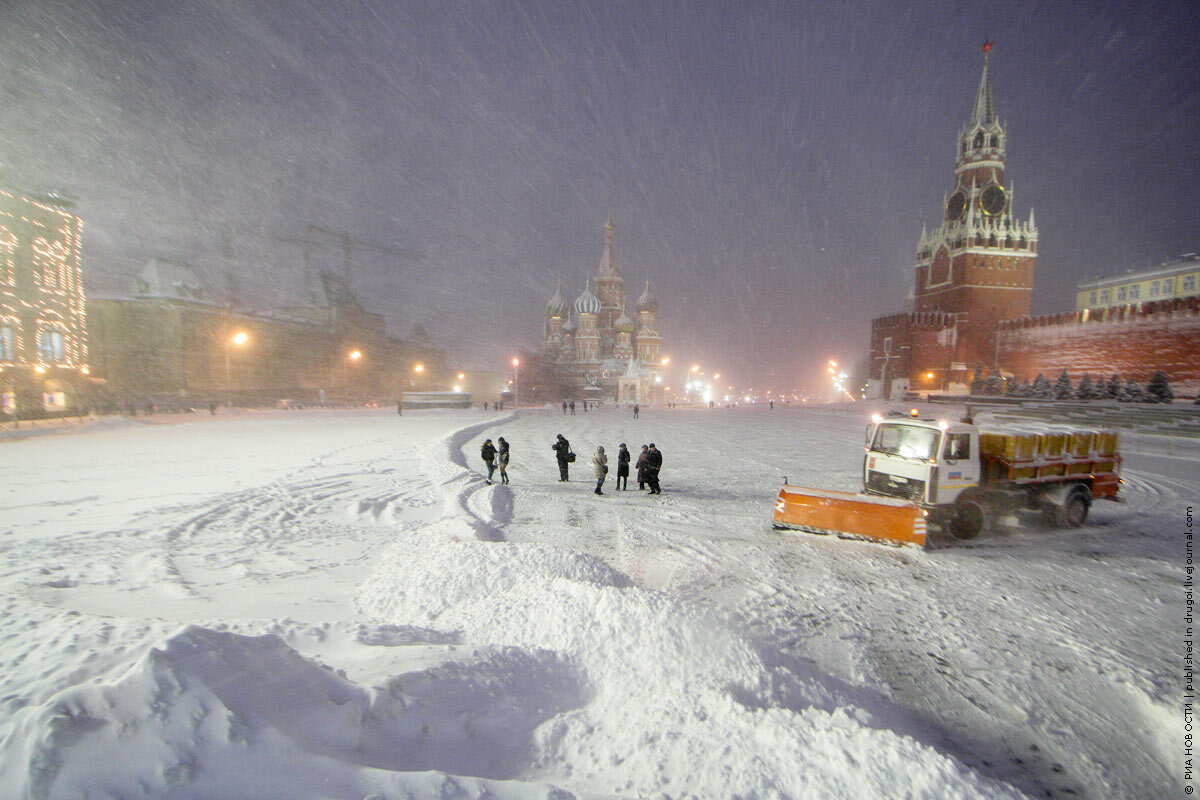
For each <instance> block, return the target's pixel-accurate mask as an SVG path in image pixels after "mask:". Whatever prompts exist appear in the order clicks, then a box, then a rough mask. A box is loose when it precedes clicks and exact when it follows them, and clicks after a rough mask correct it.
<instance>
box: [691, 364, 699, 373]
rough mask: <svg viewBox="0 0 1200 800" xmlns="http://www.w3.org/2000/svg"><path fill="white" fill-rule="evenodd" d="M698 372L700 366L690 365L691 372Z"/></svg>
mask: <svg viewBox="0 0 1200 800" xmlns="http://www.w3.org/2000/svg"><path fill="white" fill-rule="evenodd" d="M699 371H700V365H699V364H692V372H699Z"/></svg>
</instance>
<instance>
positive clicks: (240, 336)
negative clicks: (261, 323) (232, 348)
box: [229, 331, 250, 347]
mask: <svg viewBox="0 0 1200 800" xmlns="http://www.w3.org/2000/svg"><path fill="white" fill-rule="evenodd" d="M229 341H231V342H233V343H234V344H236V345H238V346H239V347H240V346H242V345H244V344H245V343H246V342H248V341H250V336H249V335H248V334H247V333H246V332H245V331H238V332H237V333H235V334H234V335H233V336H232V337H231V338H230V340H229Z"/></svg>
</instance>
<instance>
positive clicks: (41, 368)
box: [33, 364, 46, 375]
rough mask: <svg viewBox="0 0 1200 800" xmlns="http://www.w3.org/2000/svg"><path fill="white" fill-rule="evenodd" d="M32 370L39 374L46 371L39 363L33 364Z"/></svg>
mask: <svg viewBox="0 0 1200 800" xmlns="http://www.w3.org/2000/svg"><path fill="white" fill-rule="evenodd" d="M33 371H34V372H36V373H38V374H39V375H40V374H42V373H43V372H45V371H46V368H45V367H43V366H42V365H41V364H38V365H37V366H35V367H34V368H33Z"/></svg>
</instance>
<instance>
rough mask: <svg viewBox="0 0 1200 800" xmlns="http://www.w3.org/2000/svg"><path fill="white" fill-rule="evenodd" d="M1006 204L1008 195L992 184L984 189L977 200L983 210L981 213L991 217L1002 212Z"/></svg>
mask: <svg viewBox="0 0 1200 800" xmlns="http://www.w3.org/2000/svg"><path fill="white" fill-rule="evenodd" d="M1007 202H1008V195H1006V194H1005V193H1004V190H1003V189H1001V188H1000V187H999V186H997V185H996V184H994V183H993V184H992V185H991V186H989V187H987V188H986V189H984V190H983V194H982V195H981V196H980V198H979V205H980V206H981V207H982V208H983V213H985V214H987V215H988V216H991V217H994V216H995V215H997V214H999V213H1001V212H1002V211H1004V206H1005V204H1006V203H1007Z"/></svg>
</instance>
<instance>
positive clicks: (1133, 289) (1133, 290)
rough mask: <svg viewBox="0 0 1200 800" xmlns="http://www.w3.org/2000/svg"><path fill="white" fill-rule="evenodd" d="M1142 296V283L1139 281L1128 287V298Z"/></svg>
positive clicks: (1134, 298)
mask: <svg viewBox="0 0 1200 800" xmlns="http://www.w3.org/2000/svg"><path fill="white" fill-rule="evenodd" d="M1141 296H1142V285H1141V284H1140V283H1138V284H1134V285H1133V286H1130V287H1129V299H1130V300H1137V299H1138V298H1139V297H1141Z"/></svg>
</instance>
